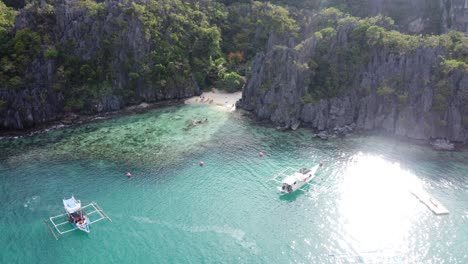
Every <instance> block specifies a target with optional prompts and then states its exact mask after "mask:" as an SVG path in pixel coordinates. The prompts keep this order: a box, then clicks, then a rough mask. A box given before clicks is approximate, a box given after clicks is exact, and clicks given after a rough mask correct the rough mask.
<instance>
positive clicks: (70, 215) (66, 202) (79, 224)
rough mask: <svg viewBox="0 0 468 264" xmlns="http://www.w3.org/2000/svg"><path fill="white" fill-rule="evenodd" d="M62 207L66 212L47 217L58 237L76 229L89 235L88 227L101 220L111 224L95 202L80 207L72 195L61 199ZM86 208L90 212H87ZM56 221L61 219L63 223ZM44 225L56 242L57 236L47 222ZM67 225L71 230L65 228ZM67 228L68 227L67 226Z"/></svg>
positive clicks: (79, 202) (78, 201) (79, 203)
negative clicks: (106, 220)
mask: <svg viewBox="0 0 468 264" xmlns="http://www.w3.org/2000/svg"><path fill="white" fill-rule="evenodd" d="M63 206H64V209H65V211H66V213H65V214H61V215H56V216H52V217H49V221H50V223H51V224H52V226H53V227H54V228H55V230H56V232H57V233H58V234H59V235H63V234H66V233H68V232H71V231H74V230H77V229H78V230H81V231H83V232H86V233H89V225H91V224H94V223H96V222H98V221H101V220H103V219H108V220H109V221H111V222H112V220H111V219H110V218H109V216H107V214H106V213H104V211H103V210H102V209H101V207H99V205H98V204H97V203H95V202H91V203H90V204H88V205H85V206H83V207H82V206H81V201H80V200H77V199H75V197H74V196H73V195H72V197H71V198H70V199H63ZM88 208H89V209H91V210H88ZM94 214H96V216H97V217H94ZM91 217H93V219H91ZM57 219H61V220H62V221H63V222H57ZM44 223H45V224H46V225H47V227H48V228H49V231H50V232H51V233H52V235H53V236H54V237H55V239H57V240H58V238H57V235H56V234H55V232H54V230H53V229H52V228H51V227H50V225H49V224H48V222H47V221H46V220H44ZM67 223H70V224H71V228H67V227H66V224H67ZM68 227H70V225H68Z"/></svg>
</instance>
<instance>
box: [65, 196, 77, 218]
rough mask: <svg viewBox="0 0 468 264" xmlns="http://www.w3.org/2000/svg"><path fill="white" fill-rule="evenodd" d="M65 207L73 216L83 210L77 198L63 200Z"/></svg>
mask: <svg viewBox="0 0 468 264" xmlns="http://www.w3.org/2000/svg"><path fill="white" fill-rule="evenodd" d="M63 206H65V210H66V211H67V212H68V213H70V214H71V213H74V212H77V211H79V210H80V209H81V202H80V201H77V200H76V199H75V197H73V196H72V197H71V198H70V199H63Z"/></svg>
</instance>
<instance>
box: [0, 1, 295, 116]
mask: <svg viewBox="0 0 468 264" xmlns="http://www.w3.org/2000/svg"><path fill="white" fill-rule="evenodd" d="M58 3H60V1H58V2H57V1H52V0H48V1H28V4H26V6H24V8H23V9H22V10H20V11H17V10H14V9H13V8H9V7H7V6H6V5H5V4H4V3H3V2H0V10H1V14H0V46H1V50H0V83H2V86H3V88H8V89H24V88H26V87H28V84H30V83H32V82H34V81H35V79H34V78H35V76H34V74H33V72H34V70H35V69H33V68H32V65H34V64H44V63H51V65H53V67H54V68H55V70H54V76H53V80H52V84H51V86H52V88H53V91H54V92H57V93H62V94H63V96H64V98H65V110H74V111H76V110H80V109H83V108H85V107H86V104H87V103H89V102H91V101H93V100H96V99H99V98H101V97H102V96H105V95H106V94H110V93H114V94H117V95H118V96H119V97H121V98H123V99H124V100H126V101H128V100H130V101H131V100H132V98H134V97H135V96H136V94H137V91H136V89H137V88H138V87H141V86H145V85H146V86H151V87H154V89H155V90H156V92H158V91H163V90H164V89H172V88H173V87H177V86H186V85H187V83H188V82H190V81H191V80H192V79H195V80H196V82H197V84H198V85H199V86H200V87H201V88H206V87H210V86H217V87H220V88H223V89H227V90H229V91H233V90H239V89H240V88H241V87H242V86H243V83H244V78H242V77H241V76H240V75H246V74H248V67H246V65H249V61H250V59H251V58H252V57H253V55H255V53H256V52H258V51H260V50H262V49H263V48H264V45H265V43H266V41H267V39H268V35H269V34H270V32H276V33H277V34H278V35H279V36H283V35H286V34H290V35H291V36H292V35H293V34H294V33H295V32H296V31H297V25H296V23H295V21H294V20H293V19H292V18H291V16H290V14H289V12H288V10H286V9H285V8H284V7H281V6H277V5H273V4H270V3H261V2H255V1H253V2H251V1H245V2H242V1H241V2H236V3H232V4H229V5H225V4H223V3H222V2H218V1H212V0H204V1H181V0H174V1H173V0H152V1H116V2H114V3H112V2H103V1H94V0H77V1H74V2H69V3H67V5H71V6H69V7H68V8H70V9H72V10H75V12H83V16H84V17H85V18H86V21H87V22H85V23H84V22H83V21H81V22H80V23H82V24H81V25H80V26H79V28H78V29H74V30H75V31H77V32H74V34H77V35H82V36H83V39H76V38H70V37H67V36H61V35H58V34H57V32H56V31H60V30H61V29H57V27H58V26H57V19H58V18H57V17H56V15H57V12H56V8H58V7H57V6H58ZM10 4H11V3H10ZM20 12H22V13H24V14H26V15H27V16H28V19H30V20H31V21H34V22H35V24H32V25H27V26H26V27H23V28H14V27H13V25H14V19H15V16H16V15H18V14H19V13H20ZM246 14H248V15H246ZM111 16H113V17H115V18H113V19H109V17H111ZM129 27H133V29H132V30H135V29H140V28H141V29H142V30H143V31H144V34H145V38H146V41H147V42H148V43H149V44H148V45H145V43H143V44H142V45H140V46H137V47H134V46H131V45H130V44H129V43H128V42H131V41H132V40H129V39H125V38H126V36H128V35H131V32H129ZM107 28H111V30H109V29H107ZM94 31H98V32H94ZM92 38H93V39H94V41H96V43H92V41H93V40H92ZM79 42H85V44H83V43H79ZM126 42H127V43H126ZM89 43H92V44H89ZM83 45H87V48H88V49H89V50H92V53H91V51H89V52H88V51H83V50H80V48H81V49H82V47H80V46H83ZM124 48H126V50H125V53H126V54H122V50H123V49H124ZM148 49H149V50H148ZM141 54H145V55H144V56H143V57H142V56H140V55H141ZM116 57H117V58H120V59H121V60H123V62H122V61H119V63H118V65H115V64H116V62H115V58H116ZM36 66H37V65H36ZM122 72H123V73H124V75H125V76H124V77H123V78H124V79H126V80H127V81H126V82H125V87H120V88H121V89H118V90H117V91H115V87H113V86H114V85H113V83H114V82H115V80H116V79H118V78H120V79H122V77H121V75H122Z"/></svg>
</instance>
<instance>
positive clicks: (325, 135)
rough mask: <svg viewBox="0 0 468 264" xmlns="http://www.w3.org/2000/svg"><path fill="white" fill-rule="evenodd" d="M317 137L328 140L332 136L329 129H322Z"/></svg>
mask: <svg viewBox="0 0 468 264" xmlns="http://www.w3.org/2000/svg"><path fill="white" fill-rule="evenodd" d="M317 137H319V138H320V139H323V140H328V139H329V138H330V135H329V134H328V132H327V131H321V132H320V133H318V134H317Z"/></svg>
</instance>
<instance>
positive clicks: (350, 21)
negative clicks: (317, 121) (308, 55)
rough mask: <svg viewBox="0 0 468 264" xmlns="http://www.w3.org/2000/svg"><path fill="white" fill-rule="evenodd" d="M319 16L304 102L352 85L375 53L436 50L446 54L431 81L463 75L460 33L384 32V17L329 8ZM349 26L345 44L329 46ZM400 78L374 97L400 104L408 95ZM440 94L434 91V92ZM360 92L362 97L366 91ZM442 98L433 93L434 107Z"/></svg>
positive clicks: (464, 45)
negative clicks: (353, 14) (460, 72)
mask: <svg viewBox="0 0 468 264" xmlns="http://www.w3.org/2000/svg"><path fill="white" fill-rule="evenodd" d="M319 16H320V19H319V21H320V23H319V26H318V27H317V29H318V31H317V32H315V37H316V39H318V44H317V53H316V55H315V56H314V58H313V59H311V60H310V61H309V63H308V65H307V67H308V68H309V69H310V70H311V73H312V74H311V76H310V79H309V87H310V88H309V93H308V94H306V95H305V96H304V97H303V100H302V101H303V102H304V103H309V102H314V101H317V100H319V99H323V98H332V97H335V96H337V95H338V94H339V93H340V92H342V91H343V90H344V89H346V87H349V86H350V85H352V80H353V79H354V75H355V74H356V71H357V70H358V69H362V68H363V67H366V66H367V65H368V63H369V62H370V59H371V58H372V57H373V55H375V54H376V53H377V52H378V51H380V50H386V51H390V52H391V53H394V54H395V55H401V54H405V53H411V52H414V51H415V50H417V49H424V48H440V49H442V50H443V51H444V52H443V53H444V54H446V55H445V57H441V63H440V65H435V69H434V71H435V72H436V73H437V74H438V75H440V76H435V77H434V78H435V79H444V77H443V76H442V75H449V74H451V72H453V71H454V70H456V69H461V70H463V71H464V72H467V73H468V37H466V36H464V35H463V34H462V33H460V32H450V33H448V34H444V35H431V36H421V35H418V36H414V35H408V34H402V33H400V32H398V31H395V30H390V29H389V28H392V25H393V23H394V22H393V20H391V19H389V18H385V17H381V16H377V17H372V18H364V19H358V18H355V17H351V16H349V15H347V14H345V13H343V12H341V11H339V10H337V9H334V8H329V9H325V10H323V11H322V12H320V14H319ZM350 25H351V26H352V28H351V30H349V31H348V32H347V44H346V45H341V46H339V45H338V46H337V47H330V39H331V38H334V37H336V32H337V31H338V30H340V28H341V27H346V28H349V26H350ZM297 48H299V47H297ZM403 78H404V77H401V78H397V79H392V80H388V81H387V83H384V84H382V86H381V87H380V88H379V90H378V93H379V95H382V96H391V95H392V96H393V95H395V96H398V98H399V99H400V101H402V103H404V101H405V97H406V96H407V95H405V93H406V92H405V89H404V85H403V84H404V83H405V82H407V81H408V80H404V79H403ZM407 78H411V77H407ZM425 81H426V82H429V81H430V80H425ZM439 86H441V87H446V86H447V85H445V86H444V85H442V84H439ZM439 90H440V89H439ZM439 90H438V89H436V92H437V91H439ZM361 92H362V93H363V94H366V93H368V92H369V91H365V90H363V91H361ZM447 94H448V93H447V92H446V91H445V92H440V93H438V92H437V94H436V100H438V102H439V103H436V105H439V106H440V105H444V106H446V103H445V102H443V101H444V98H443V97H444V96H447ZM436 107H437V106H436Z"/></svg>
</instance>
